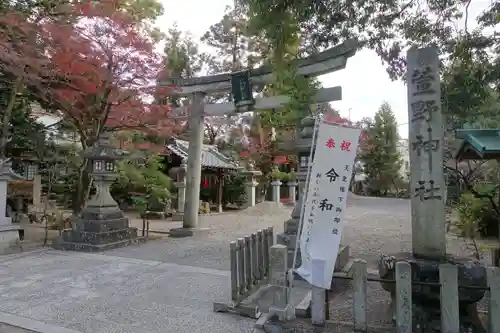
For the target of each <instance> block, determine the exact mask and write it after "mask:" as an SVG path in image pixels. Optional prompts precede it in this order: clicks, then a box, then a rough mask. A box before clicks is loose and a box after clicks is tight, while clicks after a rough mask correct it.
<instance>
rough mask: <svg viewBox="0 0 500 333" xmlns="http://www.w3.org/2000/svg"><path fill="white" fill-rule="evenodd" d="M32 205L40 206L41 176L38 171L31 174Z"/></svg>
mask: <svg viewBox="0 0 500 333" xmlns="http://www.w3.org/2000/svg"><path fill="white" fill-rule="evenodd" d="M33 206H34V207H36V208H40V207H42V176H41V175H40V174H39V173H38V172H37V173H36V174H35V175H34V176H33Z"/></svg>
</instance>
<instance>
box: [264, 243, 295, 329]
mask: <svg viewBox="0 0 500 333" xmlns="http://www.w3.org/2000/svg"><path fill="white" fill-rule="evenodd" d="M287 255H288V254H287V247H286V246H284V245H279V244H278V245H273V246H271V248H270V259H269V283H270V284H271V285H272V286H274V288H275V290H276V291H275V294H274V298H273V303H272V305H271V306H270V307H269V314H270V315H273V316H277V317H278V319H279V320H281V321H285V320H288V319H291V317H292V316H291V314H292V313H291V312H292V311H290V310H289V306H288V290H287V271H288V265H287Z"/></svg>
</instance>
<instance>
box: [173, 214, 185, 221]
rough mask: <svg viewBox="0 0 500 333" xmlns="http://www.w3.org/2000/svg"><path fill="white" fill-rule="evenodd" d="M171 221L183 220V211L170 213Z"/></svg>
mask: <svg viewBox="0 0 500 333" xmlns="http://www.w3.org/2000/svg"><path fill="white" fill-rule="evenodd" d="M172 221H184V213H179V212H177V213H175V214H173V215H172Z"/></svg>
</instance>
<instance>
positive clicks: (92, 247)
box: [52, 237, 147, 252]
mask: <svg viewBox="0 0 500 333" xmlns="http://www.w3.org/2000/svg"><path fill="white" fill-rule="evenodd" d="M146 241H147V238H146V237H136V238H132V239H123V240H120V241H117V242H112V243H105V244H89V243H75V242H65V241H62V240H59V239H58V240H56V241H54V243H53V244H52V247H53V248H54V249H56V250H65V251H79V252H102V251H107V250H112V249H117V248H120V247H125V246H129V245H132V244H140V243H145V242H146Z"/></svg>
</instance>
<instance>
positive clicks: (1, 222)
mask: <svg viewBox="0 0 500 333" xmlns="http://www.w3.org/2000/svg"><path fill="white" fill-rule="evenodd" d="M11 165H12V164H11V162H10V160H9V159H4V160H1V161H0V253H3V252H5V251H9V249H10V248H11V247H12V246H14V245H16V244H18V243H19V225H15V224H12V218H11V217H8V216H7V186H8V182H9V180H13V179H23V177H22V176H20V175H18V174H16V173H14V171H12V168H11Z"/></svg>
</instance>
